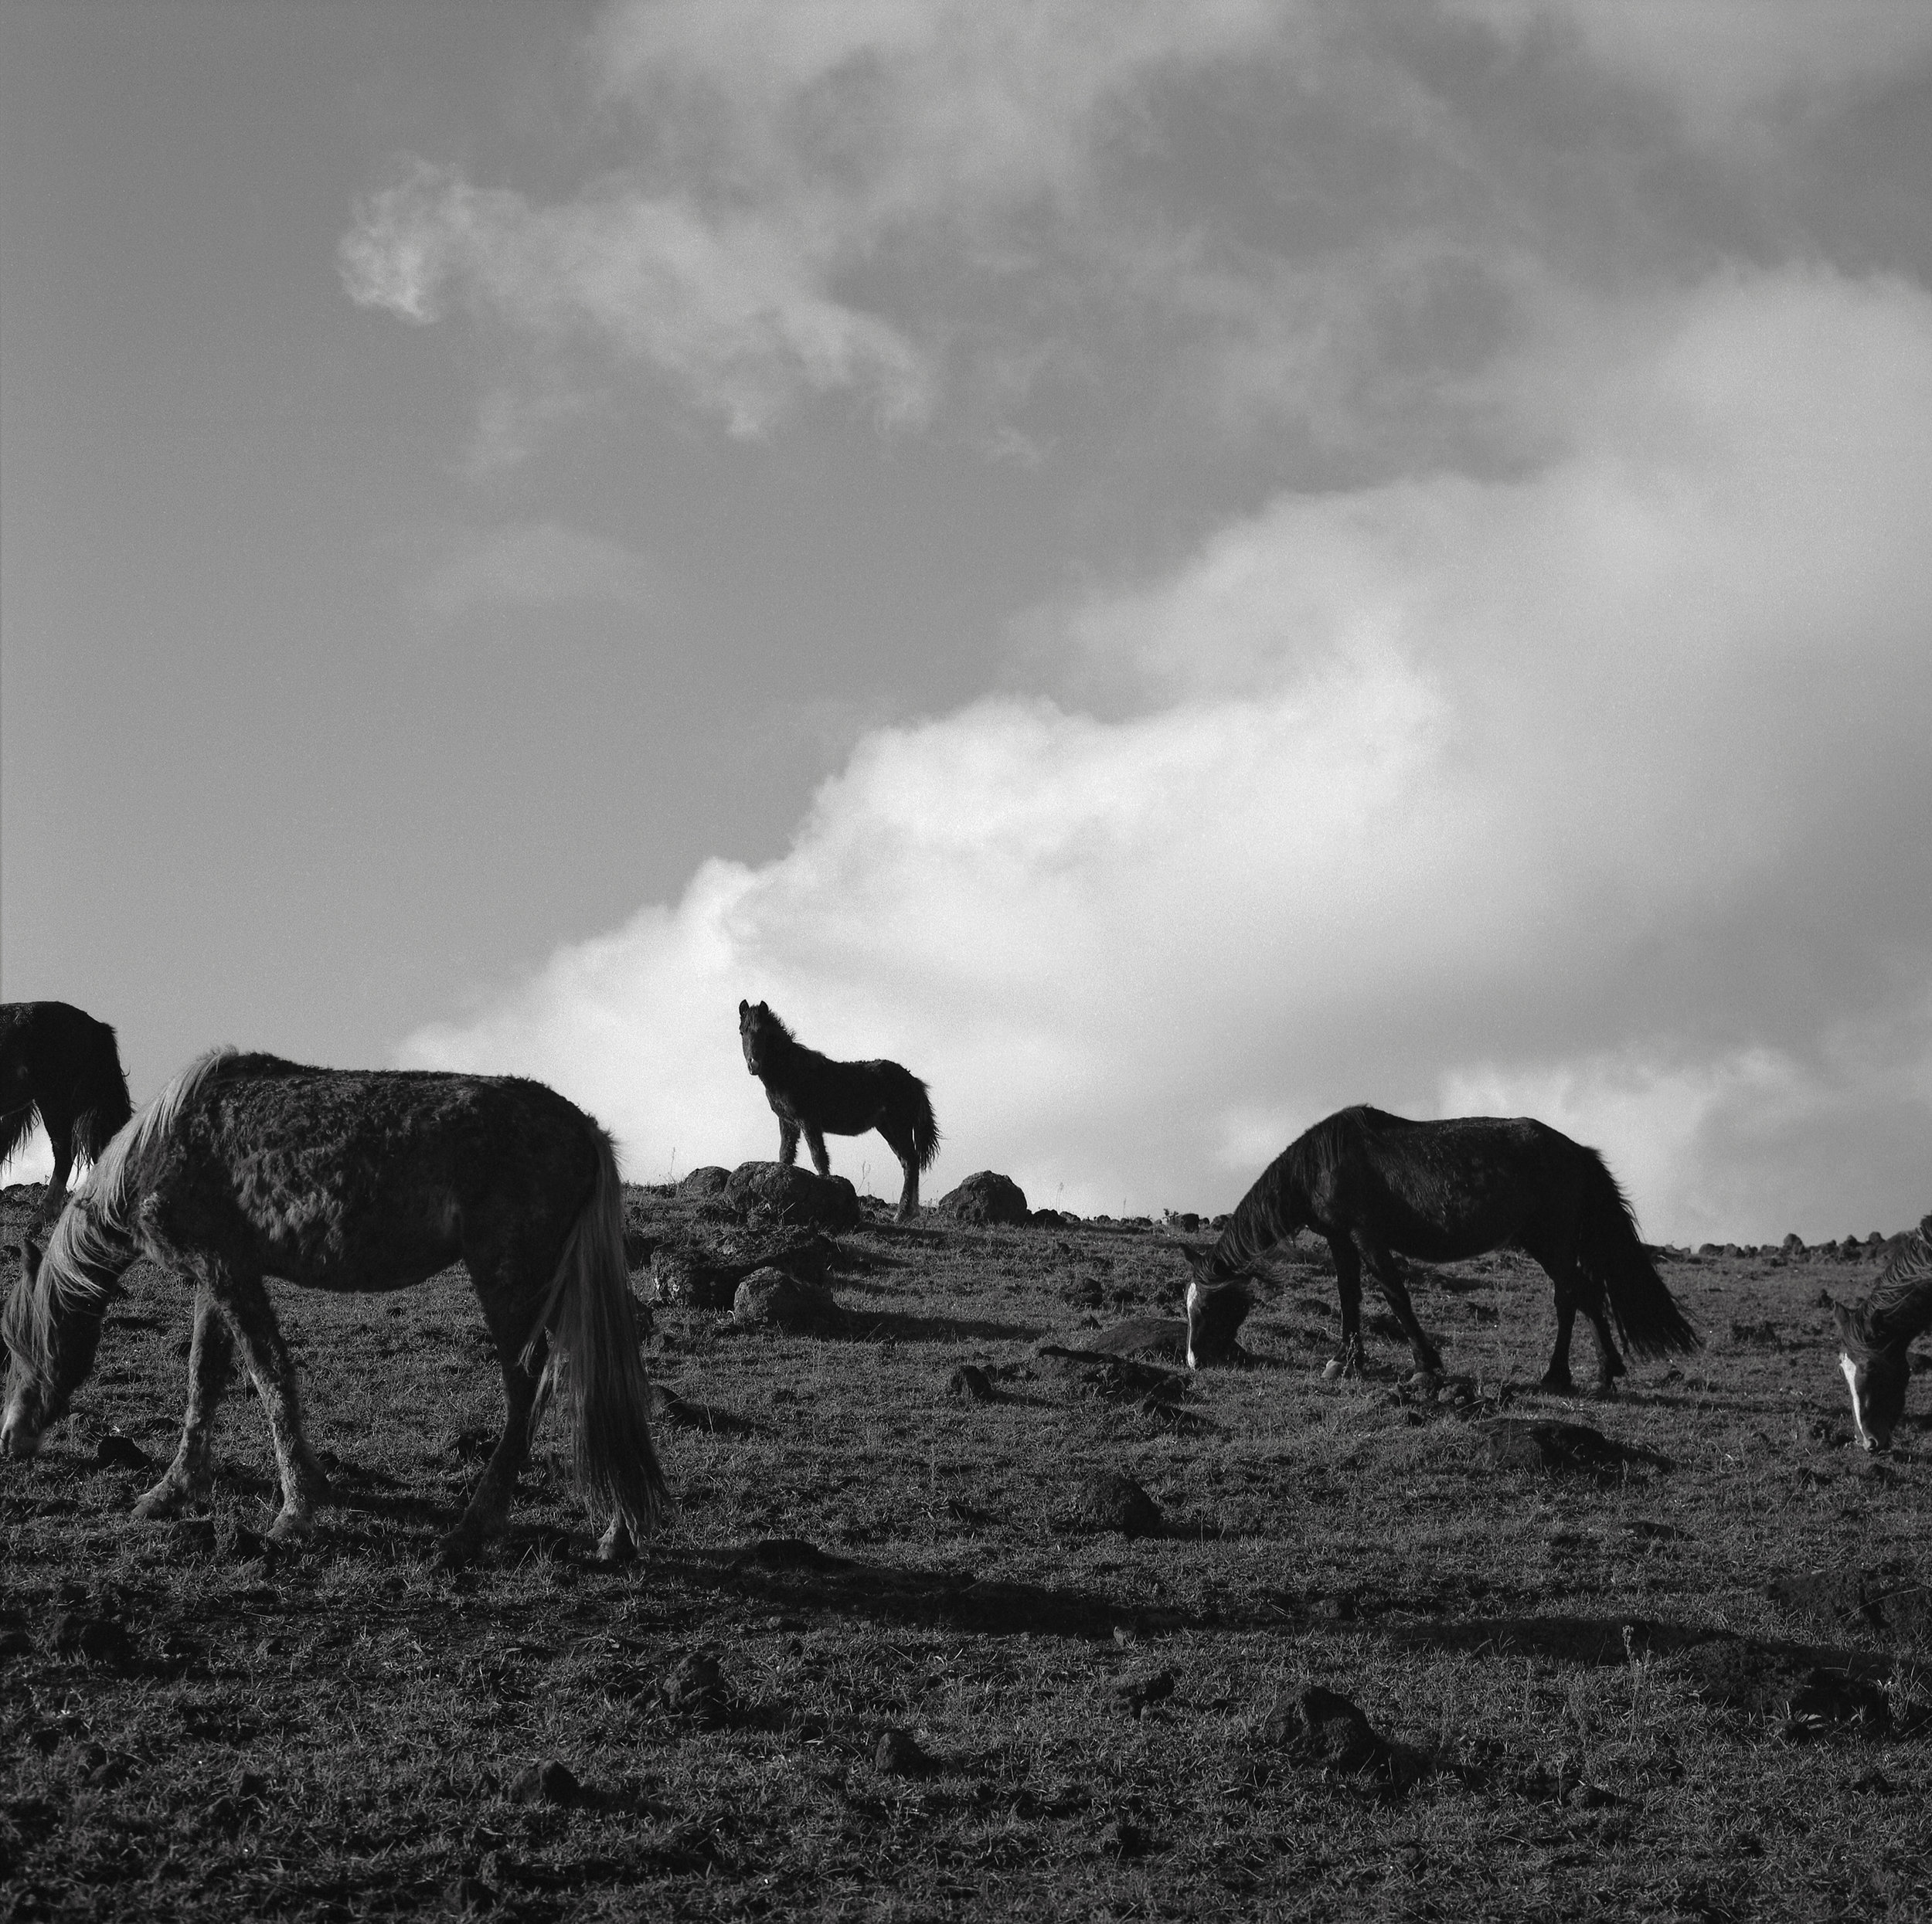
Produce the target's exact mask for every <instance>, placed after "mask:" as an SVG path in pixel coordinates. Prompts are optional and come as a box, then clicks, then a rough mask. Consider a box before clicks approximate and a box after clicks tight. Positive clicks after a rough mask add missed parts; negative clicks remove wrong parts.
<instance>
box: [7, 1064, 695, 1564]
mask: <svg viewBox="0 0 1932 1924" xmlns="http://www.w3.org/2000/svg"><path fill="white" fill-rule="evenodd" d="M623 1208H624V1205H623V1193H622V1189H621V1185H620V1183H619V1181H618V1178H617V1161H616V1157H615V1155H614V1152H613V1151H612V1148H611V1139H610V1137H608V1136H607V1135H606V1134H604V1131H603V1130H601V1129H600V1128H599V1127H597V1124H596V1123H594V1122H593V1121H592V1120H591V1119H590V1117H588V1116H587V1115H585V1114H584V1113H583V1111H582V1110H580V1109H577V1108H576V1107H574V1106H573V1105H572V1104H570V1103H568V1102H566V1101H565V1100H564V1099H563V1097H562V1096H560V1095H558V1094H557V1093H556V1091H555V1090H554V1089H546V1087H545V1086H543V1084H542V1083H532V1082H525V1081H523V1080H521V1079H519V1078H516V1077H514V1076H457V1075H444V1074H440V1073H437V1072H432V1071H404V1070H397V1069H372V1070H367V1071H362V1070H354V1069H310V1068H305V1067H304V1066H301V1065H300V1064H298V1063H295V1062H281V1061H279V1060H277V1059H276V1058H275V1057H274V1056H272V1055H237V1054H236V1053H235V1052H234V1051H233V1050H232V1049H216V1050H213V1051H211V1052H209V1054H207V1055H203V1056H202V1057H200V1058H199V1059H198V1060H197V1061H196V1062H193V1063H192V1064H191V1065H190V1066H189V1067H188V1068H187V1069H185V1070H184V1071H183V1072H182V1073H181V1074H180V1075H179V1076H176V1077H175V1079H174V1081H172V1083H169V1084H168V1086H167V1088H166V1089H164V1090H163V1091H162V1093H161V1094H160V1095H159V1096H158V1097H157V1098H156V1099H155V1101H154V1102H153V1103H151V1104H150V1105H149V1106H148V1107H147V1108H146V1109H145V1110H143V1111H142V1112H141V1115H140V1117H138V1119H137V1120H134V1121H133V1122H131V1123H129V1124H128V1127H126V1128H124V1129H123V1130H121V1133H120V1134H118V1135H117V1136H116V1137H114V1140H113V1141H112V1142H111V1143H110V1144H108V1146H107V1150H106V1151H105V1152H104V1154H102V1155H101V1156H100V1158H99V1160H98V1161H97V1162H96V1163H95V1164H94V1172H93V1174H91V1175H90V1177H89V1178H88V1179H87V1181H86V1183H85V1184H83V1185H82V1187H81V1188H80V1190H79V1191H77V1193H76V1195H75V1196H74V1198H73V1202H72V1203H71V1204H70V1205H69V1206H68V1208H66V1211H65V1212H63V1215H61V1217H60V1221H59V1222H57V1223H56V1225H55V1226H54V1230H53V1236H52V1237H51V1238H50V1239H49V1241H48V1243H47V1246H46V1251H45V1253H43V1252H42V1251H41V1250H40V1249H38V1248H36V1246H35V1245H34V1243H33V1242H32V1240H31V1239H29V1242H28V1243H27V1245H26V1248H25V1249H24V1250H23V1252H22V1256H23V1268H22V1275H21V1277H20V1280H19V1281H18V1282H17V1283H15V1285H14V1288H13V1291H12V1295H11V1296H10V1297H9V1299H8V1301H7V1305H6V1309H5V1315H4V1317H0V1328H4V1332H5V1338H6V1344H7V1348H8V1350H9V1353H10V1358H11V1361H10V1363H9V1370H8V1375H7V1389H6V1406H5V1416H4V1417H0V1454H4V1455H6V1456H11V1457H31V1456H32V1454H33V1453H34V1452H35V1450H36V1449H37V1448H38V1447H39V1443H40V1440H41V1437H42V1436H43V1433H45V1431H46V1429H47V1428H48V1427H49V1425H51V1424H52V1423H54V1422H55V1421H56V1420H57V1419H59V1417H60V1416H61V1414H62V1413H63V1412H64V1410H65V1409H66V1406H67V1404H68V1402H69V1400H70V1398H71V1397H72V1396H73V1393H74V1392H75V1391H76V1390H77V1389H79V1388H80V1385H82V1384H83V1382H86V1380H87V1375H88V1372H90V1370H91V1368H93V1366H94V1351H95V1348H96V1346H97V1344H98V1343H99V1341H100V1327H101V1321H102V1318H103V1316H104V1312H105V1311H106V1309H107V1304H108V1303H109V1301H110V1300H111V1298H112V1297H113V1296H114V1293H115V1291H116V1289H117V1286H118V1284H119V1281H120V1279H121V1275H122V1273H124V1271H125V1270H127V1269H128V1267H129V1266H131V1264H132V1263H134V1262H135V1261H136V1260H138V1259H139V1258H141V1257H142V1256H147V1257H149V1258H151V1259H153V1260H154V1261H155V1262H156V1263H160V1264H161V1265H162V1266H163V1267H164V1268H166V1269H170V1270H175V1271H177V1272H178V1273H180V1274H181V1275H182V1276H183V1277H184V1278H185V1279H187V1280H190V1281H192V1284H193V1286H194V1289H195V1327H194V1338H193V1342H192V1348H191V1350H190V1351H189V1364H188V1412H187V1417H186V1420H185V1423H184V1425H183V1427H182V1439H181V1448H180V1450H179V1452H178V1453H177V1454H176V1456H175V1460H174V1461H173V1462H172V1463H171V1464H170V1465H169V1466H168V1470H167V1473H166V1474H165V1475H164V1476H163V1477H162V1479H161V1480H160V1481H159V1482H158V1484H155V1487H153V1488H152V1489H151V1490H150V1491H148V1493H147V1494H145V1496H144V1497H141V1501H140V1502H139V1503H138V1504H136V1506H135V1508H134V1514H136V1515H137V1516H139V1517H144V1518H152V1517H167V1516H172V1515H174V1514H175V1513H176V1512H178V1511H179V1510H181V1509H182V1507H183V1506H184V1505H185V1504H190V1503H192V1502H196V1501H199V1500H201V1499H202V1498H203V1497H206V1495H207V1494H208V1491H209V1484H210V1455H211V1433H212V1429H213V1419H214V1414H215V1406H216V1402H217V1401H218V1399H219V1397H220V1395H221V1392H222V1389H223V1385H224V1384H225V1383H226V1380H227V1377H228V1375H229V1369H230V1361H231V1358H232V1357H233V1350H234V1344H235V1341H236V1338H240V1342H241V1344H242V1348H243V1353H244V1355H245V1356H246V1358H247V1364H248V1369H249V1373H250V1375H251V1376H252V1377H253V1380H254V1384H255V1388H256V1389H257V1392H259V1393H260V1397H261V1400H262V1404H263V1406H264V1409H265V1410H266V1411H267V1416H268V1427H269V1433H270V1436H272V1438H273V1439H274V1446H275V1457H276V1462H277V1467H278V1468H279V1470H280V1471H281V1488H282V1506H281V1513H280V1514H278V1515H277V1518H275V1521H274V1525H272V1526H271V1528H270V1531H269V1535H270V1537H271V1538H274V1539H275V1540H276V1541H277V1542H287V1541H288V1540H290V1539H291V1538H296V1537H298V1536H300V1535H302V1534H303V1533H304V1531H307V1530H308V1528H309V1525H310V1521H311V1513H312V1511H313V1509H314V1506H315V1504H317V1503H318V1502H321V1501H325V1500H326V1498H327V1497H328V1494H329V1489H328V1477H326V1476H325V1474H324V1473H323V1470H322V1467H321V1464H320V1463H318V1462H317V1460H316V1459H315V1454H314V1453H313V1452H312V1451H311V1450H310V1448H309V1446H308V1439H307V1437H306V1436H304V1433H303V1429H302V1418H301V1404H300V1400H299V1398H298V1392H297V1386H296V1377H295V1371H294V1365H293V1364H292V1362H291V1359H290V1357H289V1354H288V1347H287V1344H286V1343H285V1342H284V1341H283V1338H282V1333H281V1327H280V1326H279V1325H278V1324H277V1321H276V1320H275V1312H274V1309H273V1308H272V1307H270V1303H269V1300H268V1296H267V1291H266V1290H264V1288H263V1287H262V1285H263V1281H264V1278H265V1277H267V1276H277V1277H280V1278H281V1279H282V1280H284V1281H287V1282H290V1283H298V1284H300V1285H301V1286H303V1287H307V1288H311V1289H322V1290H355V1291H372V1290H400V1289H406V1288H408V1287H410V1286H411V1285H413V1284H414V1283H421V1282H423V1281H425V1280H427V1279H428V1278H429V1277H430V1276H434V1275H435V1274H436V1273H437V1272H438V1271H439V1270H444V1269H447V1268H448V1266H450V1265H451V1263H454V1262H455V1261H456V1260H457V1258H458V1257H461V1259H462V1260H463V1261H464V1263H465V1264H466V1265H467V1266H468V1270H469V1273H470V1280H471V1283H472V1284H473V1285H474V1288H475V1290H476V1294H477V1300H478V1302H479V1303H480V1304H481V1306H482V1310H483V1318H484V1321H485V1323H486V1324H488V1327H489V1331H490V1334H491V1336H492V1338H493V1339H494V1341H495V1346H496V1354H497V1361H498V1363H499V1364H500V1365H501V1366H502V1372H503V1389H504V1393H505V1398H506V1399H507V1401H508V1403H509V1412H508V1414H507V1416H506V1417H505V1422H504V1426H503V1434H502V1438H501V1440H499V1441H498V1444H497V1446H496V1450H495V1454H494V1455H493V1456H492V1457H491V1459H490V1461H489V1463H488V1466H487V1467H485V1470H484V1472H483V1474H482V1477H481V1479H480V1480H479V1481H478V1484H477V1486H476V1488H475V1491H474V1493H473V1494H471V1498H470V1501H469V1504H468V1508H466V1509H465V1510H464V1512H463V1514H462V1517H461V1519H460V1520H459V1521H457V1525H456V1526H455V1528H454V1529H452V1530H451V1531H450V1532H449V1534H448V1535H447V1536H445V1537H444V1539H443V1542H442V1554H443V1555H444V1559H446V1560H447V1561H448V1562H452V1563H460V1562H464V1561H465V1560H466V1559H468V1558H470V1557H471V1556H473V1555H474V1554H475V1553H476V1552H477V1550H478V1548H479V1547H480V1546H481V1543H482V1542H483V1540H484V1538H486V1537H487V1536H488V1535H491V1534H492V1532H493V1531H497V1530H498V1529H500V1528H502V1525H504V1523H505V1521H506V1520H507V1519H508V1517H509V1508H510V1499H511V1495H512V1491H514V1489H515V1484H516V1478H517V1474H518V1472H519V1470H521V1469H522V1467H523V1463H524V1461H525V1460H526V1457H527V1456H528V1454H529V1446H530V1438H531V1433H532V1430H533V1429H534V1428H535V1426H536V1422H537V1420H538V1419H539V1417H540V1416H541V1415H542V1413H543V1409H545V1407H546V1405H547V1404H548V1403H549V1401H550V1399H552V1397H553V1396H555V1397H556V1399H558V1400H559V1401H560V1402H561V1403H562V1404H563V1408H564V1410H565V1412H566V1419H567V1422H568V1424H569V1427H570V1440H571V1444H572V1449H573V1457H574V1467H575V1470H576V1473H577V1484H578V1487H579V1490H580V1492H581V1494H582V1495H583V1498H584V1501H585V1502H586V1503H587V1504H588V1505H589V1506H590V1508H591V1509H592V1510H593V1511H594V1513H597V1514H601V1515H603V1516H607V1517H608V1518H609V1519H610V1522H609V1527H608V1528H607V1530H606V1531H605V1532H604V1540H603V1542H602V1544H601V1545H600V1554H601V1555H604V1557H606V1558H607V1559H616V1558H618V1557H621V1556H623V1555H627V1554H628V1552H630V1550H631V1547H632V1545H633V1544H634V1541H635V1540H636V1539H637V1538H640V1537H642V1536H644V1535H647V1534H648V1532H649V1531H651V1528H653V1526H654V1525H655V1524H656V1522H657V1521H658V1518H660V1516H661V1515H662V1514H663V1513H664V1512H665V1510H666V1509H668V1507H669V1504H670V1497H669V1494H668V1491H666V1489H665V1482H664V1474H663V1472H662V1470H660V1469H659V1468H658V1459H657V1455H656V1453H655V1450H653V1449H652V1447H651V1429H650V1423H649V1416H648V1412H649V1406H650V1400H651V1386H650V1385H649V1383H648V1381H647V1380H646V1379H645V1372H644V1365H643V1362H642V1360H641V1358H640V1357H639V1355H638V1336H637V1331H636V1330H635V1328H634V1326H633V1324H632V1321H631V1298H630V1292H629V1287H628V1275H627V1273H626V1270H625V1266H624V1214H623Z"/></svg>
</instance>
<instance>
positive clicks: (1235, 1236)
mask: <svg viewBox="0 0 1932 1924" xmlns="http://www.w3.org/2000/svg"><path fill="white" fill-rule="evenodd" d="M1300 1194H1301V1192H1300V1187H1299V1185H1298V1184H1297V1183H1296V1181H1295V1180H1294V1176H1293V1174H1291V1172H1290V1171H1287V1169H1285V1168H1280V1167H1278V1166H1277V1168H1274V1169H1271V1170H1270V1171H1268V1173H1267V1174H1266V1175H1264V1176H1263V1178H1261V1180H1260V1181H1259V1182H1257V1184H1256V1185H1254V1187H1253V1188H1252V1189H1250V1191H1248V1192H1247V1195H1244V1196H1243V1198H1241V1200H1240V1202H1239V1203H1237V1204H1236V1205H1235V1211H1234V1216H1233V1220H1232V1221H1231V1222H1230V1223H1229V1224H1228V1226H1227V1228H1226V1229H1225V1230H1224V1231H1223V1232H1222V1236H1221V1240H1220V1242H1219V1244H1218V1245H1217V1246H1216V1249H1217V1253H1219V1254H1222V1255H1223V1256H1226V1258H1227V1259H1228V1260H1229V1261H1230V1263H1233V1264H1235V1265H1236V1266H1240V1265H1241V1264H1244V1263H1247V1262H1249V1261H1250V1260H1252V1259H1253V1258H1254V1257H1256V1256H1266V1255H1267V1253H1268V1251H1269V1250H1270V1249H1273V1248H1274V1246H1275V1245H1276V1244H1277V1242H1280V1241H1281V1239H1282V1237H1283V1236H1284V1235H1285V1234H1286V1233H1287V1229H1286V1226H1285V1225H1287V1223H1288V1222H1291V1220H1294V1208H1295V1205H1296V1203H1297V1202H1298V1200H1299V1199H1300Z"/></svg>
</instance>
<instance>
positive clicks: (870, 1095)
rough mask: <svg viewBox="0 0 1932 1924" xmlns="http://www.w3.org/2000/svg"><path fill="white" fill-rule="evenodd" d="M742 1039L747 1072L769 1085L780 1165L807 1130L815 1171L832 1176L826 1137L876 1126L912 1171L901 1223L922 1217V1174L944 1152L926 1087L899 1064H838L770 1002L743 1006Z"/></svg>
mask: <svg viewBox="0 0 1932 1924" xmlns="http://www.w3.org/2000/svg"><path fill="white" fill-rule="evenodd" d="M738 1040H739V1042H740V1044H741V1045H743V1049H744V1052H745V1067H746V1068H747V1069H749V1070H750V1072H751V1073H752V1074H753V1075H754V1076H757V1079H759V1081H760V1082H761V1083H764V1086H765V1100H767V1102H769V1103H770V1104H771V1109H772V1113H773V1114H774V1115H775V1116H776V1117H777V1118H778V1160H779V1161H781V1163H784V1164H791V1163H793V1162H795V1161H797V1160H798V1134H799V1131H800V1130H803V1131H804V1137H805V1147H807V1148H808V1149H809V1150H810V1151H811V1163H812V1167H813V1168H815V1169H816V1170H817V1171H818V1173H819V1174H821V1176H828V1175H830V1174H832V1162H831V1159H830V1158H829V1157H828V1156H827V1155H826V1154H825V1137H827V1136H828V1135H833V1136H862V1135H863V1134H865V1133H866V1130H869V1129H876V1130H878V1131H879V1134H880V1135H882V1136H883V1137H885V1138H886V1143H887V1144H888V1145H889V1147H890V1148H891V1150H892V1152H893V1154H894V1155H895V1156H896V1157H898V1158H899V1161H900V1167H901V1168H903V1169H904V1171H905V1172H906V1182H905V1186H904V1188H903V1189H901V1190H900V1195H899V1220H900V1222H910V1221H911V1220H912V1219H913V1217H914V1216H916V1215H918V1213H919V1172H920V1170H922V1169H930V1168H931V1167H932V1164H933V1158H934V1157H935V1156H937V1154H939V1125H938V1123H936V1122H934V1120H933V1105H932V1099H931V1098H930V1096H928V1095H927V1092H926V1085H925V1084H924V1083H922V1082H921V1081H920V1079H919V1078H918V1077H917V1076H915V1075H914V1074H913V1072H912V1071H911V1070H910V1069H901V1068H900V1066H899V1065H898V1064H897V1063H896V1062H834V1061H832V1059H831V1058H830V1057H829V1056H827V1055H820V1054H819V1053H818V1050H816V1049H807V1048H806V1047H805V1045H804V1043H802V1042H799V1041H798V1040H797V1038H795V1037H794V1035H792V1032H791V1030H790V1029H788V1028H786V1026H785V1025H784V1023H783V1022H781V1021H780V1020H779V1019H778V1018H777V1016H775V1015H773V1014H772V1012H771V1011H770V1009H768V1008H767V1007H766V1006H765V1004H764V1003H762V1002H760V1004H758V1005H757V1008H753V1007H752V1005H751V1004H750V1003H749V1002H740V1004H738Z"/></svg>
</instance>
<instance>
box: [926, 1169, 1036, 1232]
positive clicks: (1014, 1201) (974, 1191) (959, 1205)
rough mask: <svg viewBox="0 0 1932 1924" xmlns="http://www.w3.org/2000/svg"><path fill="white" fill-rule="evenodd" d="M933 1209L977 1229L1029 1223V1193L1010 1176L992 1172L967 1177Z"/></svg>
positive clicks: (941, 1198)
mask: <svg viewBox="0 0 1932 1924" xmlns="http://www.w3.org/2000/svg"><path fill="white" fill-rule="evenodd" d="M934 1208H935V1210H936V1211H937V1213H938V1214H940V1215H943V1216H950V1217H951V1219H952V1220H953V1221H954V1222H964V1223H970V1224H971V1225H974V1226H975V1227H976V1228H987V1227H992V1226H998V1225H1011V1224H1015V1223H1021V1222H1027V1221H1028V1220H1029V1212H1028V1209H1027V1207H1026V1191H1024V1190H1023V1189H1022V1188H1020V1186H1019V1184H1018V1183H1016V1182H1015V1181H1014V1180H1013V1179H1012V1177H1011V1176H1002V1175H999V1174H996V1173H995V1171H992V1170H991V1169H982V1170H981V1171H979V1172H978V1174H975V1175H971V1176H968V1178H966V1180H965V1181H964V1182H962V1183H961V1185H959V1187H958V1188H957V1189H954V1190H952V1191H949V1192H948V1193H947V1195H943V1196H941V1197H940V1199H939V1201H938V1202H937V1203H936V1204H934Z"/></svg>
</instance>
